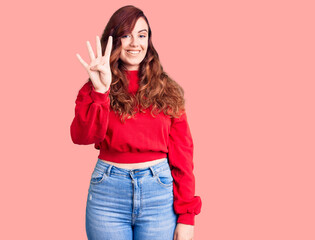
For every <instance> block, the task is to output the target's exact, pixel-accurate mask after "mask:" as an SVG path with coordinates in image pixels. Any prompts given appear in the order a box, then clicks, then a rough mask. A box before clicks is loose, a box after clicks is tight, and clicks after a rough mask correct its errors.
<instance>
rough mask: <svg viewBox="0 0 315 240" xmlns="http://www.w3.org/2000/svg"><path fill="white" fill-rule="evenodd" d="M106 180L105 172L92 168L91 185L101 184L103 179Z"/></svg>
mask: <svg viewBox="0 0 315 240" xmlns="http://www.w3.org/2000/svg"><path fill="white" fill-rule="evenodd" d="M106 178H107V175H106V173H105V171H104V170H103V169H101V168H98V167H97V166H96V167H95V168H94V171H93V173H92V175H91V180H90V183H91V184H94V185H95V184H100V183H101V182H103V181H104V179H106Z"/></svg>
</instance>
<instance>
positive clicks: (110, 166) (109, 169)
mask: <svg viewBox="0 0 315 240" xmlns="http://www.w3.org/2000/svg"><path fill="white" fill-rule="evenodd" d="M112 167H113V165H109V167H108V169H107V176H108V177H109V176H110V171H111V169H112Z"/></svg>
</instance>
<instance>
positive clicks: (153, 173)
mask: <svg viewBox="0 0 315 240" xmlns="http://www.w3.org/2000/svg"><path fill="white" fill-rule="evenodd" d="M149 168H150V170H151V172H152V175H153V177H155V175H156V174H155V171H154V169H153V168H152V167H151V166H150V167H149Z"/></svg>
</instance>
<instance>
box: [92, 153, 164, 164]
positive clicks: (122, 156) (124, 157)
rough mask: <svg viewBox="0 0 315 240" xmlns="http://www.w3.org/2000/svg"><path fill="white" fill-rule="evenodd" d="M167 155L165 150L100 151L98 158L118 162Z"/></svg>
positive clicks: (153, 158) (148, 159) (134, 161)
mask: <svg viewBox="0 0 315 240" xmlns="http://www.w3.org/2000/svg"><path fill="white" fill-rule="evenodd" d="M165 157H167V153H163V152H152V151H150V152H114V151H102V150H101V151H100V154H99V155H98V158H100V159H102V160H108V161H111V162H116V163H139V162H147V161H152V160H156V159H160V158H165Z"/></svg>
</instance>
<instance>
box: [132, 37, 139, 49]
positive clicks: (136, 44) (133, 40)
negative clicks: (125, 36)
mask: <svg viewBox="0 0 315 240" xmlns="http://www.w3.org/2000/svg"><path fill="white" fill-rule="evenodd" d="M130 46H132V47H137V46H139V43H138V40H137V38H134V37H133V38H131V41H130Z"/></svg>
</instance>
